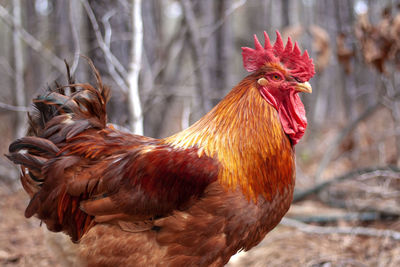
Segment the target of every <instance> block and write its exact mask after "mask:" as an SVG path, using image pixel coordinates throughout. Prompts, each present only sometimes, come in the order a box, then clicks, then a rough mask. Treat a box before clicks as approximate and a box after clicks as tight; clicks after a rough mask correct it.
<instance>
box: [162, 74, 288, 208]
mask: <svg viewBox="0 0 400 267" xmlns="http://www.w3.org/2000/svg"><path fill="white" fill-rule="evenodd" d="M255 84H256V82H255V80H254V79H253V78H252V76H249V77H248V78H246V79H244V80H243V81H242V82H241V83H239V84H238V85H237V86H236V87H235V88H234V89H233V90H232V91H231V92H230V93H229V94H228V95H227V96H226V97H225V98H224V99H223V100H222V101H221V102H220V103H219V104H218V105H217V106H215V107H214V108H213V109H212V110H211V111H210V112H209V113H208V114H206V115H205V116H204V117H203V118H201V119H200V120H199V121H198V122H196V123H195V124H193V125H192V126H191V127H189V128H188V129H186V130H184V131H182V132H179V133H177V134H175V135H173V136H171V137H169V138H166V139H164V141H165V142H166V143H168V144H171V145H173V146H174V147H177V148H182V149H185V148H189V147H198V148H199V153H200V155H201V154H202V153H204V154H206V155H207V156H209V157H214V158H216V159H217V160H218V161H219V162H220V164H221V170H220V173H219V181H220V183H221V184H222V185H225V186H226V187H227V188H231V189H236V188H238V187H240V188H241V189H242V191H243V193H244V194H245V195H246V196H247V197H248V198H249V199H253V200H254V201H257V199H258V197H259V196H260V195H261V196H263V197H264V198H265V199H267V200H270V201H271V200H272V199H273V197H274V195H275V194H276V193H278V192H279V191H281V192H283V191H284V190H285V189H286V188H287V187H288V186H290V187H292V184H293V183H294V156H293V149H292V147H291V145H290V141H289V139H288V138H287V136H286V135H285V133H284V131H283V129H282V126H281V124H280V121H279V118H278V114H277V112H276V110H275V109H274V108H273V107H272V106H270V105H269V104H268V103H267V102H266V101H265V100H264V99H263V98H262V97H261V95H260V93H259V91H258V89H257V88H256V87H255ZM200 155H199V156H200Z"/></svg>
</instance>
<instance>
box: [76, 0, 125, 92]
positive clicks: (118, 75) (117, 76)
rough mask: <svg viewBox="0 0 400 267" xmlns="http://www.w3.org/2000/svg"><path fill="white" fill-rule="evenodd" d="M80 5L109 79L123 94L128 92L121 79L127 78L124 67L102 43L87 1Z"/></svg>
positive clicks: (101, 37) (98, 28)
mask: <svg viewBox="0 0 400 267" xmlns="http://www.w3.org/2000/svg"><path fill="white" fill-rule="evenodd" d="M81 3H82V4H83V6H84V8H85V10H86V13H87V15H88V17H89V20H90V22H91V24H92V27H93V30H94V33H95V36H96V40H97V43H98V44H99V47H100V49H101V50H102V51H103V53H104V55H105V56H106V62H107V64H110V65H109V71H110V75H111V77H112V78H113V79H114V81H115V82H116V83H117V84H118V86H120V87H121V89H122V90H123V91H124V92H127V91H128V85H127V83H126V81H125V80H124V79H123V77H127V76H128V73H127V71H126V70H125V68H124V66H123V65H122V64H121V62H119V60H118V59H117V58H116V57H115V56H114V54H113V53H112V52H111V49H110V47H109V46H107V44H106V43H105V41H104V38H103V36H102V34H101V31H100V27H99V24H98V23H97V19H96V16H95V15H94V12H93V9H92V7H91V6H90V4H89V2H88V1H87V0H81Z"/></svg>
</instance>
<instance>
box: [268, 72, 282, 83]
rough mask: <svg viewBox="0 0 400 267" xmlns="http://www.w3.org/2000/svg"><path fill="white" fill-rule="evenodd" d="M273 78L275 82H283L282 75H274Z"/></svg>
mask: <svg viewBox="0 0 400 267" xmlns="http://www.w3.org/2000/svg"><path fill="white" fill-rule="evenodd" d="M271 78H272V80H273V81H276V82H278V81H280V80H282V77H281V76H280V75H278V74H272V75H271Z"/></svg>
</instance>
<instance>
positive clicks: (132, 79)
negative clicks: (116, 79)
mask: <svg viewBox="0 0 400 267" xmlns="http://www.w3.org/2000/svg"><path fill="white" fill-rule="evenodd" d="M141 8H142V1H141V0H134V1H133V3H132V22H133V25H132V35H133V40H132V51H131V57H132V59H131V64H130V72H129V75H128V84H129V91H128V108H129V113H130V123H129V124H130V127H131V129H132V131H133V132H134V133H136V134H140V135H143V114H142V108H141V104H140V98H139V72H140V66H141V61H142V47H143V23H142V10H141Z"/></svg>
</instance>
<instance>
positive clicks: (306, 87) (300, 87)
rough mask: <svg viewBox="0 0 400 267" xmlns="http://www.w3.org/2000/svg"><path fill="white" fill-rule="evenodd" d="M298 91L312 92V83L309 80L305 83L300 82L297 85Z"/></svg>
mask: <svg viewBox="0 0 400 267" xmlns="http://www.w3.org/2000/svg"><path fill="white" fill-rule="evenodd" d="M295 89H296V91H299V92H304V93H309V94H311V93H312V87H311V84H310V83H309V82H305V83H298V84H297V85H296V87H295Z"/></svg>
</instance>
